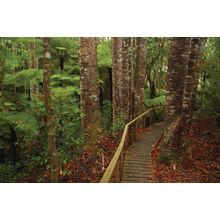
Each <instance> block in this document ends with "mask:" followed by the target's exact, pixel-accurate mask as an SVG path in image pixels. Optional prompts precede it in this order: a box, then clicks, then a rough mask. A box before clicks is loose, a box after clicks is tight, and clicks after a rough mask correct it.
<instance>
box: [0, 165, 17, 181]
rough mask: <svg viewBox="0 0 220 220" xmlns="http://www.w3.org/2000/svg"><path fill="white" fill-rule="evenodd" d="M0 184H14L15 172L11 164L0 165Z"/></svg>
mask: <svg viewBox="0 0 220 220" xmlns="http://www.w3.org/2000/svg"><path fill="white" fill-rule="evenodd" d="M0 174H1V175H0V183H12V182H15V174H16V173H15V170H14V167H13V165H12V164H11V163H0Z"/></svg>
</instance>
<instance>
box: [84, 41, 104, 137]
mask: <svg viewBox="0 0 220 220" xmlns="http://www.w3.org/2000/svg"><path fill="white" fill-rule="evenodd" d="M80 92H81V94H80V106H81V112H82V114H83V116H82V118H81V131H82V134H83V136H84V137H85V139H86V141H89V140H91V141H93V138H96V136H97V135H98V134H99V133H100V131H101V113H100V106H99V75H98V68H97V42H96V38H95V37H89V38H86V37H83V38H80Z"/></svg>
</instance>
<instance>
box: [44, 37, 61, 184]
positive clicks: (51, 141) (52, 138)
mask: <svg viewBox="0 0 220 220" xmlns="http://www.w3.org/2000/svg"><path fill="white" fill-rule="evenodd" d="M43 46H44V63H43V69H44V74H43V87H44V102H45V107H46V112H47V129H48V147H49V151H50V164H51V182H58V161H57V149H56V130H55V115H54V111H53V107H52V97H51V91H50V76H51V66H50V62H51V61H50V59H51V54H50V44H49V38H48V37H44V38H43Z"/></svg>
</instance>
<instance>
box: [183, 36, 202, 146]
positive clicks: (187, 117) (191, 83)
mask: <svg viewBox="0 0 220 220" xmlns="http://www.w3.org/2000/svg"><path fill="white" fill-rule="evenodd" d="M204 40H205V39H204V38H192V39H191V48H190V55H189V61H188V66H187V73H186V76H185V82H184V92H183V104H182V117H183V120H182V121H183V122H182V133H181V136H182V137H181V144H182V148H183V149H185V148H188V147H189V140H190V139H189V135H190V128H191V123H192V116H193V110H194V105H195V101H196V91H197V86H198V77H199V73H198V67H199V66H198V61H199V60H200V59H201V55H202V48H203V43H204Z"/></svg>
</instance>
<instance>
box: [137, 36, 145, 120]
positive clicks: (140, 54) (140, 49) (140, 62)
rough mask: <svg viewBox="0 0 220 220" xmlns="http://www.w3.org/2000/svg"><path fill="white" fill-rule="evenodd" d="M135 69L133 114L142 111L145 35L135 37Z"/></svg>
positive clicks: (138, 113)
mask: <svg viewBox="0 0 220 220" xmlns="http://www.w3.org/2000/svg"><path fill="white" fill-rule="evenodd" d="M136 42H137V47H136V71H135V76H134V94H135V98H134V99H135V100H134V116H138V115H140V114H141V113H143V111H144V87H145V84H146V76H147V73H146V71H147V70H146V56H147V42H146V38H145V37H137V38H136Z"/></svg>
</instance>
